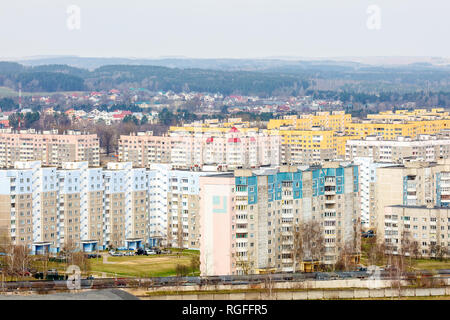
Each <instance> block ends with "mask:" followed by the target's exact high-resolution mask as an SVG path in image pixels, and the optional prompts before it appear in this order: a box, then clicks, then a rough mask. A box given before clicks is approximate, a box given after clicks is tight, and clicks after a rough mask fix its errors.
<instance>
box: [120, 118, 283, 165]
mask: <svg viewBox="0 0 450 320" xmlns="http://www.w3.org/2000/svg"><path fill="white" fill-rule="evenodd" d="M215 129H223V128H208V129H205V128H202V127H198V128H196V127H194V128H193V129H192V130H189V129H186V130H181V131H171V132H170V136H164V137H160V136H153V135H152V134H150V133H148V134H143V133H138V134H137V135H130V136H121V137H120V140H119V161H131V162H133V165H134V166H138V167H146V168H150V165H151V164H152V163H169V164H172V166H173V168H174V169H192V168H196V167H198V168H201V167H203V166H204V165H217V166H221V167H222V168H223V169H235V168H240V167H243V168H251V167H258V166H261V165H272V166H275V165H279V163H280V139H281V138H280V136H279V135H277V134H274V132H269V131H268V130H258V129H254V130H253V129H247V128H243V129H237V128H235V127H232V128H229V129H227V130H215Z"/></svg>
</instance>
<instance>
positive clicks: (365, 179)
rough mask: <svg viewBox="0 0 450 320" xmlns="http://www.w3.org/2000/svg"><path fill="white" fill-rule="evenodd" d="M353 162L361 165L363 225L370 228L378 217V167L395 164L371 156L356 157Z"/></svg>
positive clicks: (360, 181) (360, 184) (360, 183)
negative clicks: (377, 160) (376, 196)
mask: <svg viewBox="0 0 450 320" xmlns="http://www.w3.org/2000/svg"><path fill="white" fill-rule="evenodd" d="M353 163H354V164H356V165H358V166H359V186H360V194H361V225H362V227H363V228H364V229H369V228H370V227H371V226H374V225H375V218H376V217H375V214H376V198H375V185H376V181H377V168H381V167H388V166H393V165H394V164H390V163H380V162H374V161H373V158H371V157H355V158H353Z"/></svg>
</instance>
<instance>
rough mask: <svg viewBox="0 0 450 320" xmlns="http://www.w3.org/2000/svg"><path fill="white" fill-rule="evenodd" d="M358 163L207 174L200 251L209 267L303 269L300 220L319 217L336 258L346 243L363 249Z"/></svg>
mask: <svg viewBox="0 0 450 320" xmlns="http://www.w3.org/2000/svg"><path fill="white" fill-rule="evenodd" d="M359 197H360V196H359V182H358V167H357V166H354V165H349V166H340V165H339V164H337V163H330V164H327V166H324V167H310V168H302V169H299V168H296V167H291V166H282V167H281V168H280V169H279V170H278V169H262V170H236V171H235V172H234V174H232V173H228V174H226V175H220V176H208V177H202V178H200V226H201V237H200V254H201V273H202V274H203V275H218V274H221V275H232V274H251V273H258V272H261V270H267V269H271V270H277V271H280V272H292V271H294V269H295V270H299V268H300V267H299V266H297V264H298V262H297V261H295V260H296V259H294V257H293V250H294V238H293V237H294V228H295V227H296V226H298V225H301V224H302V223H306V222H308V221H312V220H314V221H318V222H319V223H320V225H321V226H322V228H323V238H324V247H325V252H324V254H323V256H322V257H321V263H323V264H325V265H333V264H334V263H336V261H337V258H338V255H339V253H340V251H341V250H342V249H343V248H344V246H345V245H347V244H351V245H352V246H353V248H354V251H359V250H360V243H359V238H360V224H361V218H360V199H359Z"/></svg>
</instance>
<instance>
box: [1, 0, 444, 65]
mask: <svg viewBox="0 0 450 320" xmlns="http://www.w3.org/2000/svg"><path fill="white" fill-rule="evenodd" d="M71 6H72V8H73V6H76V7H77V8H79V14H80V15H79V17H80V23H79V25H77V24H75V25H74V28H70V26H68V24H69V25H70V22H68V19H70V17H71V15H73V14H74V12H73V11H69V12H68V8H70V7H71ZM374 7H375V11H376V12H375V11H373V10H374V9H373V8H374ZM370 8H372V9H370ZM378 9H379V10H378ZM377 10H378V11H377ZM449 12H450V3H449V2H448V1H439V0H429V1H422V0H397V1H388V0H377V1H367V0H363V1H354V0H342V1H335V0H319V1H305V0H301V1H293V0H281V1H268V0H228V1H209V0H193V1H182V0H172V1H161V0H156V1H141V0H130V1H126V2H124V1H106V0H97V1H87V0H77V1H73V0H70V1H68V0H62V1H60V0H58V1H54V0H44V1H25V0H20V1H15V2H9V1H8V2H7V1H5V2H2V3H0V37H1V39H2V52H1V53H0V55H1V57H2V58H3V59H5V58H23V57H29V56H36V55H52V56H54V55H78V56H85V57H136V58H155V57H167V56H170V57H180V56H181V57H190V58H262V57H310V58H314V57H358V56H410V57H411V56H413V57H417V56H419V57H423V56H434V57H436V56H440V57H449V56H450V53H449V52H450V43H449V42H448V41H445V40H446V39H447V38H448V30H449V29H450V20H449V19H448V15H449ZM373 15H378V16H377V17H375V18H376V19H378V20H377V21H375V23H378V27H376V28H372V29H371V28H369V27H368V23H370V22H368V20H370V18H371V17H372V18H373ZM72 17H73V16H72ZM372 22H373V21H372ZM77 27H79V28H77Z"/></svg>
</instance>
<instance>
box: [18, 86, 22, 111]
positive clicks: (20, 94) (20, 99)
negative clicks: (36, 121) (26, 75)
mask: <svg viewBox="0 0 450 320" xmlns="http://www.w3.org/2000/svg"><path fill="white" fill-rule="evenodd" d="M19 110H22V82H19Z"/></svg>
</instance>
